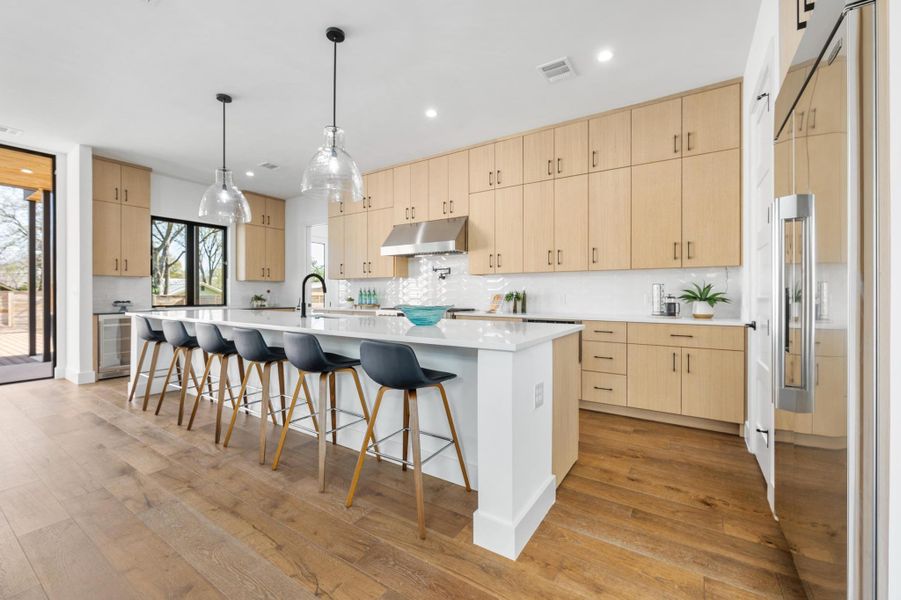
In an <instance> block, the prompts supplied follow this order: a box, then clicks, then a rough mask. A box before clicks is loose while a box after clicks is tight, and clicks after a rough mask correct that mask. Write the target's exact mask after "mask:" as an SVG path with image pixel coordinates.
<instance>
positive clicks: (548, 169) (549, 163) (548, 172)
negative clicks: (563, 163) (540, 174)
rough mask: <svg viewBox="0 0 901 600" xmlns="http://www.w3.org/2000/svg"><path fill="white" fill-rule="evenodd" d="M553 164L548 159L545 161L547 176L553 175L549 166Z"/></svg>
mask: <svg viewBox="0 0 901 600" xmlns="http://www.w3.org/2000/svg"><path fill="white" fill-rule="evenodd" d="M553 162H554V161H553V160H552V159H550V158H549V159H547V174H548V175H553V174H554V172H553V171H552V170H551V165H552V164H553Z"/></svg>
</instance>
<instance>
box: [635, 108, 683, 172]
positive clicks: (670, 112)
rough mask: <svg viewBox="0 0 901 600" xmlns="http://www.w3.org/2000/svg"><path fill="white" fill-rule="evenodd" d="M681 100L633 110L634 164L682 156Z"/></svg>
mask: <svg viewBox="0 0 901 600" xmlns="http://www.w3.org/2000/svg"><path fill="white" fill-rule="evenodd" d="M681 138H682V99H681V98H675V99H673V100H666V101H664V102H657V103H655V104H649V105H647V106H642V107H641V108H636V109H633V110H632V164H633V165H640V164H644V163H649V162H656V161H659V160H667V159H670V158H678V157H680V156H682V139H681Z"/></svg>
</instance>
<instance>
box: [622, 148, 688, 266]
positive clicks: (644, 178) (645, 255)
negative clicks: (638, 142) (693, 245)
mask: <svg viewBox="0 0 901 600" xmlns="http://www.w3.org/2000/svg"><path fill="white" fill-rule="evenodd" d="M681 266H682V161H681V160H665V161H661V162H653V163H650V164H646V165H639V166H636V167H632V268H633V269H666V268H672V267H681Z"/></svg>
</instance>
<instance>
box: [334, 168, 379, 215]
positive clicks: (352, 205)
mask: <svg viewBox="0 0 901 600" xmlns="http://www.w3.org/2000/svg"><path fill="white" fill-rule="evenodd" d="M372 177H373V176H372V175H363V198H362V199H360V201H359V202H354V201H353V200H350V199H348V200H347V201H344V200H342V201H341V202H338V203H337V204H338V205H339V207H340V208H339V211H340V212H339V214H344V215H356V214H359V213H361V212H366V203H367V201H368V198H369V190H370V189H371V187H372V179H371V178H372Z"/></svg>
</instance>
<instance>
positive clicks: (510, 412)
mask: <svg viewBox="0 0 901 600" xmlns="http://www.w3.org/2000/svg"><path fill="white" fill-rule="evenodd" d="M129 314H130V315H131V316H133V317H134V316H136V315H140V316H145V317H148V318H150V319H151V322H153V323H154V327H158V322H159V320H162V319H171V320H179V321H183V322H185V323H188V329H189V330H190V329H191V325H190V323H213V324H216V325H218V326H220V328H221V329H222V333H223V335H225V336H226V338H228V337H230V335H231V329H233V328H235V327H246V328H251V329H258V330H260V331H261V332H262V333H263V335H264V337H265V338H266V340H267V342H268V343H270V344H272V345H282V341H281V336H282V334H283V333H284V332H302V333H311V334H314V335H316V336H317V337H318V338H319V340H320V343H321V344H322V346H323V348H324V349H325V350H326V351H329V352H337V353H341V354H345V355H348V356H359V343H360V341H362V340H381V341H388V342H401V343H406V344H409V345H410V346H412V347H413V349H414V350H415V352H416V355H417V357H418V358H419V361H420V362H421V363H422V365H423V366H424V367H427V368H433V369H440V370H442V371H450V372H453V373H456V374H457V375H458V377H457V378H456V379H454V380H452V381H449V382H447V383H446V384H445V387H446V389H447V394H448V398H449V400H450V404H451V410H452V411H453V413H454V421H455V425H456V427H457V433H458V435H459V437H460V443H461V445H462V450H463V454H464V460H465V461H466V464H467V469H468V470H469V473H470V478H471V480H472V483H473V487H474V488H475V489H477V490H478V495H479V496H478V510H476V512H475V513H474V514H473V542H474V543H475V544H477V545H479V546H482V547H484V548H487V549H489V550H491V551H493V552H496V553H498V554H501V555H503V556H506V557H508V558H513V559H515V558H516V557H517V556H518V555H519V553H520V551H521V550H522V549H523V547H524V546H525V545H526V543H527V542H528V540H529V538H530V537H531V536H532V534H533V533H534V531H535V529H536V528H537V527H538V525H539V524H540V523H541V521H542V519H543V518H544V516H545V514H546V513H547V511H548V510H549V509H550V507H551V505H553V503H554V499H555V490H556V478H555V477H554V475H553V473H552V466H551V460H552V444H553V431H552V428H553V425H552V423H553V412H552V406H553V401H554V399H553V389H554V385H553V378H554V369H553V359H554V357H553V341H554V340H555V339H557V338H563V337H566V336H570V335H573V334H577V333H578V332H579V331H581V330H582V325H569V324H552V323H518V322H493V321H464V320H448V319H444V320H442V321H440V322H439V324H438V325H436V326H434V327H415V326H413V325H412V324H411V323H410V322H409V321H407V319H405V318H403V317H331V316H329V317H322V316H320V317H317V316H313V317H309V318H301V317H300V313H296V312H286V311H267V310H235V309H189V310H163V311H150V312H142V313H129ZM136 330H137V328H136V327H132V331H136ZM138 349H139V340H137V339H136V338H134V337H133V339H132V377H135V372H134V370H135V364H136V362H137V361H136V357H137V351H138ZM162 358H163V357H162V356H161V359H162ZM166 360H168V359H166ZM160 364H166V363H163V362H161V363H160ZM145 368H146V367H145ZM195 368H197V365H196V364H195ZM361 371H362V370H361ZM288 372H289V373H290V374H291V377H292V378H296V374H295V372H294V369H288ZM232 378H233V379H232V381H235V380H236V378H237V374H236V373H234V374H232ZM341 379H342V378H339V385H338V391H337V393H338V404H339V406H344V407H346V408H348V409H350V410H352V409H353V408H354V406H355V405H356V406H359V404H358V401H357V400H356V398H355V393H356V392H355V391H354V388H353V385H352V383H349V382H340V380H341ZM361 379H362V381H363V386H364V391H365V395H366V399H367V402H369V403H370V404H371V403H372V401H373V399H374V397H375V393H376V391H377V389H378V385H377V384H375V382H373V381H371V380H370V379H369V378H367V377H365V374H364V373H362V372H361ZM295 381H296V379H293V380H289V382H288V385H287V392H288V393H289V394H290V393H291V391H293V388H294V383H295ZM274 387H275V386H273V388H274ZM317 388H318V386H314V387H311V390H313V389H317ZM154 391H158V390H154ZM272 393H273V394H274V393H275V389H273V392H272ZM313 393H314V395H315V394H316V392H313ZM433 395H434V397H432V396H433ZM401 402H402V398H401V393H400V392H394V393H388V394H386V396H385V399H384V400H383V404H382V409H381V411H380V413H379V418H378V421H377V423H376V430H377V435H378V436H379V437H383V436H384V435H386V433H387V432H392V431H396V430H397V429H399V428H400V427H401V426H402V411H401ZM302 404H303V403H302V402H298V405H297V406H298V407H301V405H302ZM314 404H315V403H314ZM224 415H229V416H230V411H228V410H226V411H225V413H224ZM224 418H225V417H224ZM420 422H421V428H422V430H423V431H431V432H435V433H440V434H446V428H447V425H446V420H445V417H444V414H443V408H442V406H441V402H440V398H439V396H438V392H437V391H436V390H434V389H425V390H422V391H421V392H420ZM267 426H269V427H271V425H267ZM364 432H365V428H364V426H363V425H362V424H358V425H357V426H349V427H346V428H344V429H342V430H340V431H339V436H338V443H339V444H341V445H343V446H347V447H349V448H351V449H353V450H354V451H359V448H360V444H361V443H362V439H363V434H364ZM270 435H271V434H270ZM270 439H272V438H271V437H270ZM396 439H397V438H392V440H389V442H393V445H391V443H389V444H387V445H386V446H385V447H383V448H382V450H383V451H388V452H389V453H390V454H393V455H395V456H398V455H400V446H401V444H400V442H399V441H395V440H396ZM430 442H431V443H437V442H435V441H434V440H430V439H429V438H428V437H425V438H423V454H424V455H428V454H429V453H430V451H432V450H434V449H436V448H437V447H438V446H431V445H430ZM423 471H424V472H425V473H428V474H430V475H433V476H436V477H440V478H443V479H446V480H449V481H453V482H454V483H457V484H461V483H462V478H461V476H460V471H459V466H458V465H457V461H456V457H455V456H454V454H453V452H452V451H447V452H444V453H442V454H440V455H439V456H437V457H436V458H435V459H434V460H432V461H430V462H428V463H427V464H426V465H425V466H424V468H423ZM326 481H327V485H328V474H327V473H326ZM411 485H412V481H411ZM343 491H344V490H342V492H343Z"/></svg>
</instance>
